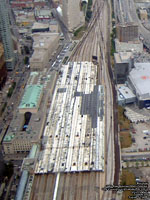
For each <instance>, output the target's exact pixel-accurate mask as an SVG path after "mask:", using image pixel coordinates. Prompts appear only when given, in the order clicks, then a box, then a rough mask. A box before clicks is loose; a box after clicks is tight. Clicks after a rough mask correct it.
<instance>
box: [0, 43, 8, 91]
mask: <svg viewBox="0 0 150 200" xmlns="http://www.w3.org/2000/svg"><path fill="white" fill-rule="evenodd" d="M6 78H7V71H6V62H5V58H4V48H3V44H2V43H1V42H0V90H1V89H2V87H3V85H4V83H5V81H6Z"/></svg>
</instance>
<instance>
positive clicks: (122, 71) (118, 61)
mask: <svg viewBox="0 0 150 200" xmlns="http://www.w3.org/2000/svg"><path fill="white" fill-rule="evenodd" d="M133 61H134V60H133V53H132V52H120V53H114V63H115V67H114V72H115V79H116V83H119V84H123V83H125V81H126V80H127V76H128V74H129V72H130V71H131V68H132V67H133Z"/></svg>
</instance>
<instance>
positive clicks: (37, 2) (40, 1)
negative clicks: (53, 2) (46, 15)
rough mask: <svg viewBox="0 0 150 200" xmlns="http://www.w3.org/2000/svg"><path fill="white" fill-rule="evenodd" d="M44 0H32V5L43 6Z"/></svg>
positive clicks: (44, 4)
mask: <svg viewBox="0 0 150 200" xmlns="http://www.w3.org/2000/svg"><path fill="white" fill-rule="evenodd" d="M45 6H46V0H34V7H45Z"/></svg>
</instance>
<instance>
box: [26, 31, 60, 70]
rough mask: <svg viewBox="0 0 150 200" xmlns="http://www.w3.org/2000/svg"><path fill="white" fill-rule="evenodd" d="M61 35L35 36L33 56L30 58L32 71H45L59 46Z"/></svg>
mask: <svg viewBox="0 0 150 200" xmlns="http://www.w3.org/2000/svg"><path fill="white" fill-rule="evenodd" d="M59 37H60V36H59V33H47V32H45V33H35V34H33V40H34V43H33V49H34V52H33V55H32V57H31V58H30V67H31V69H32V70H37V71H40V70H43V68H44V67H46V66H47V64H48V62H49V59H50V58H51V57H52V54H53V52H54V51H55V50H56V49H57V48H58V46H59Z"/></svg>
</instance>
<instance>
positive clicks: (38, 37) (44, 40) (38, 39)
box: [32, 32, 59, 49]
mask: <svg viewBox="0 0 150 200" xmlns="http://www.w3.org/2000/svg"><path fill="white" fill-rule="evenodd" d="M32 37H33V40H34V43H33V49H34V48H44V49H48V48H49V46H50V45H51V43H52V42H53V41H54V40H55V39H56V38H57V37H59V33H47V32H46V33H34V34H32Z"/></svg>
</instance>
